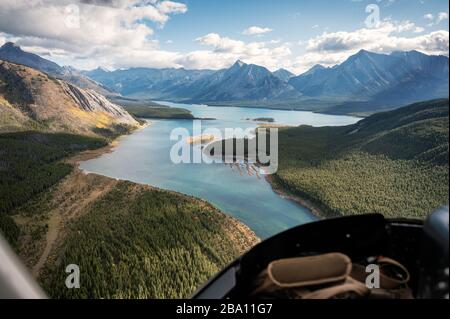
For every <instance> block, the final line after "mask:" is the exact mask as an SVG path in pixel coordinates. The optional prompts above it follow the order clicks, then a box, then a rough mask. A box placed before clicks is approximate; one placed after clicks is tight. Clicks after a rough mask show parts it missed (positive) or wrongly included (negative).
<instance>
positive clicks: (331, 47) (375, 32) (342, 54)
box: [291, 20, 449, 72]
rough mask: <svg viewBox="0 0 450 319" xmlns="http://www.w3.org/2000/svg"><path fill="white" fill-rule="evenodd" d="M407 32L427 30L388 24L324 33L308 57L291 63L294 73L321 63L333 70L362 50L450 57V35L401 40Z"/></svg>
mask: <svg viewBox="0 0 450 319" xmlns="http://www.w3.org/2000/svg"><path fill="white" fill-rule="evenodd" d="M407 31H413V32H415V33H420V32H423V31H424V30H423V28H420V27H416V26H415V25H414V23H411V22H410V21H404V22H394V21H389V20H385V21H383V22H382V23H381V24H380V27H379V28H375V29H367V28H363V29H358V30H355V31H351V32H347V31H340V32H333V33H327V32H324V33H323V34H321V35H320V36H317V37H315V38H312V39H310V40H309V41H308V42H307V45H306V53H305V54H303V55H301V56H299V57H297V58H296V59H295V60H294V61H293V62H292V66H291V70H295V71H297V72H303V71H305V70H307V69H308V68H310V67H312V66H313V65H315V64H318V63H320V64H323V65H325V66H333V65H336V64H338V63H341V62H343V61H344V60H345V59H347V58H348V57H349V56H350V55H352V54H355V53H356V52H358V51H359V50H361V49H365V50H368V51H373V52H378V53H391V52H393V51H409V50H418V51H421V52H424V53H427V54H436V55H438V54H441V55H446V56H448V55H449V32H448V31H446V30H439V31H434V32H431V33H428V34H421V35H416V36H412V37H405V36H401V33H403V32H407Z"/></svg>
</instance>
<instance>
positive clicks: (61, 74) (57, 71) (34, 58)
mask: <svg viewBox="0 0 450 319" xmlns="http://www.w3.org/2000/svg"><path fill="white" fill-rule="evenodd" d="M0 60H4V61H9V62H12V63H17V64H22V65H25V66H28V67H30V68H33V69H36V70H39V71H41V72H45V73H47V74H50V75H51V76H53V77H56V78H60V79H62V80H65V81H67V82H70V83H72V84H74V85H76V86H78V87H80V88H83V89H92V90H94V91H96V92H97V93H99V94H102V95H117V93H115V92H113V91H111V90H110V89H108V88H106V87H104V86H103V85H102V84H99V83H97V82H95V81H93V80H92V79H90V78H88V77H86V76H85V75H83V74H81V72H79V71H78V70H76V69H74V68H72V67H61V66H59V65H58V64H56V63H54V62H52V61H49V60H47V59H44V58H42V57H40V56H39V55H37V54H33V53H29V52H25V51H23V50H22V49H21V48H20V47H19V46H18V45H16V44H14V43H12V42H7V43H5V44H4V45H3V46H2V47H0Z"/></svg>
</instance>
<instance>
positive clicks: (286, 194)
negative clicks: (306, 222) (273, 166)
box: [265, 175, 327, 219]
mask: <svg viewBox="0 0 450 319" xmlns="http://www.w3.org/2000/svg"><path fill="white" fill-rule="evenodd" d="M265 179H266V181H267V182H268V183H269V185H270V187H271V188H272V190H273V191H274V192H275V193H276V194H277V195H278V196H280V197H282V198H285V199H288V200H291V201H293V202H295V203H297V204H299V205H300V206H303V207H305V208H307V209H308V210H309V211H310V212H311V214H312V215H313V216H314V217H316V218H317V219H324V218H326V216H327V214H326V213H325V212H324V210H323V209H322V208H320V206H319V205H317V204H315V203H314V202H312V201H311V200H308V199H306V198H304V197H301V196H299V195H297V194H293V193H292V192H290V191H289V190H288V189H286V188H283V187H281V186H280V185H277V184H276V182H275V180H274V177H273V176H272V175H266V176H265Z"/></svg>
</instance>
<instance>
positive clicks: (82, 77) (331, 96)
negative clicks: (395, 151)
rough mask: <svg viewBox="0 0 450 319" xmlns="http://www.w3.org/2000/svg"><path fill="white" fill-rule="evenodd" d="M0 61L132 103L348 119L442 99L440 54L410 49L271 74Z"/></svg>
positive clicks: (444, 69)
mask: <svg viewBox="0 0 450 319" xmlns="http://www.w3.org/2000/svg"><path fill="white" fill-rule="evenodd" d="M0 59H2V60H7V61H11V62H15V63H20V64H24V65H27V66H30V67H33V68H36V69H38V70H41V71H43V72H47V73H49V74H51V75H53V76H55V77H58V78H61V79H63V80H66V81H68V82H70V83H72V84H75V85H77V86H80V87H81V88H91V89H93V90H95V91H97V92H99V93H101V94H103V95H106V96H111V95H114V94H117V93H119V94H121V95H123V96H125V97H130V98H135V99H153V100H168V101H174V102H185V103H203V104H210V105H236V106H251V107H253V106H263V107H274V108H288V109H299V110H312V111H319V112H325V113H334V114H348V113H372V112H375V111H379V110H382V109H390V108H394V107H397V106H399V105H404V104H408V103H413V102H417V101H421V100H428V99H434V98H446V97H448V95H449V93H448V92H449V89H448V85H449V64H448V57H446V56H430V55H426V54H423V53H421V52H418V51H408V52H393V53H391V54H378V53H373V52H368V51H365V50H361V51H359V52H358V53H356V54H354V55H352V56H350V57H349V58H348V59H347V60H345V61H344V62H343V63H341V64H338V65H336V66H334V67H328V68H327V67H324V66H321V65H315V66H314V67H312V68H311V69H310V70H308V71H307V72H305V73H303V74H300V75H298V76H295V75H294V74H292V73H291V72H289V71H288V70H285V69H279V70H277V71H275V72H271V71H269V70H268V69H267V68H265V67H262V66H258V65H254V64H246V63H244V62H242V61H237V62H236V63H234V64H233V65H232V66H231V67H230V68H227V69H222V70H218V71H213V70H187V69H184V68H180V69H174V68H166V69H155V68H130V69H123V70H115V71H108V70H106V69H103V68H97V69H95V70H92V71H77V70H75V69H73V68H68V67H60V66H59V65H57V64H55V63H53V62H51V61H48V60H45V59H43V58H41V57H39V56H37V55H34V54H31V53H27V52H25V51H23V50H21V49H20V48H19V47H17V46H15V45H14V44H12V43H7V44H5V45H4V46H3V47H2V48H0ZM116 92H117V93H116Z"/></svg>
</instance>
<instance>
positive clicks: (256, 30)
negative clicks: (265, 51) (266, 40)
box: [242, 26, 273, 35]
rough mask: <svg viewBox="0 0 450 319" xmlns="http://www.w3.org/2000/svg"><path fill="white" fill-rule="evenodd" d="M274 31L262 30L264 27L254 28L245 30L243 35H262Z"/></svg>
mask: <svg viewBox="0 0 450 319" xmlns="http://www.w3.org/2000/svg"><path fill="white" fill-rule="evenodd" d="M272 31H273V30H272V29H270V28H262V27H257V26H253V27H250V28H248V29H245V30H244V31H243V32H242V33H243V34H245V35H262V34H265V33H269V32H272Z"/></svg>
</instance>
